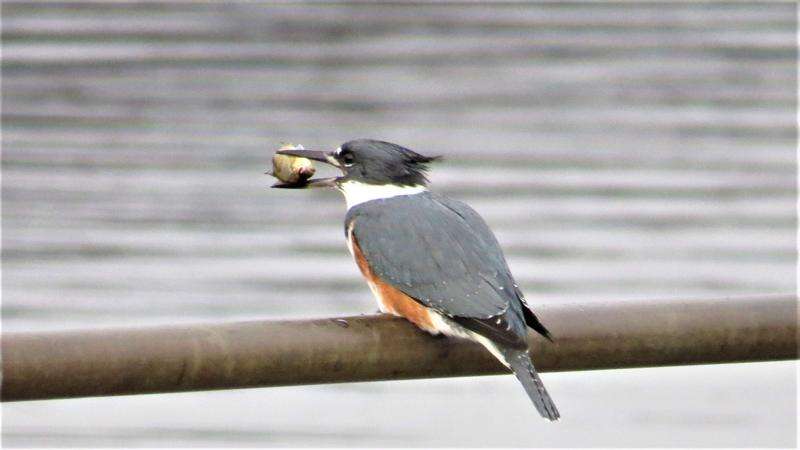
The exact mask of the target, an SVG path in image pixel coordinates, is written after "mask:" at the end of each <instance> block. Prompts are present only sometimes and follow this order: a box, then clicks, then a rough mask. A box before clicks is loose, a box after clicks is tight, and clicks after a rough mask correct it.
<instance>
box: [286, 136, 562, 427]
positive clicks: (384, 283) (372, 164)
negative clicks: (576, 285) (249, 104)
mask: <svg viewBox="0 0 800 450" xmlns="http://www.w3.org/2000/svg"><path fill="white" fill-rule="evenodd" d="M278 153H279V154H285V155H291V156H299V157H304V158H308V159H312V160H315V161H321V162H325V163H328V164H330V165H333V166H335V167H337V168H339V169H340V170H341V171H342V172H343V176H341V177H334V178H324V179H316V180H310V181H309V183H308V184H307V185H305V186H303V187H333V188H336V189H338V190H339V191H341V192H342V193H343V194H344V197H345V201H346V202H347V215H346V217H345V237H346V238H347V245H348V248H349V249H350V253H351V254H352V255H353V258H354V259H355V262H356V264H357V265H358V268H359V269H360V270H361V273H362V274H363V275H364V277H365V278H366V280H367V284H368V285H369V287H370V289H371V290H372V292H373V294H374V295H375V298H376V299H377V301H378V306H379V307H380V309H381V311H383V312H385V313H391V314H394V315H397V316H402V317H405V318H406V319H408V320H409V321H411V322H412V323H414V324H415V325H416V326H418V327H419V328H421V329H423V330H425V331H427V332H429V333H431V334H444V335H446V336H457V337H462V338H467V339H471V340H473V341H477V342H478V343H480V344H482V345H483V346H484V347H486V348H487V349H488V350H489V351H490V352H491V353H492V354H493V355H494V356H495V357H496V358H497V359H499V360H500V361H501V362H502V363H503V364H504V365H506V366H507V367H508V368H510V369H511V370H512V371H513V372H514V374H515V375H516V376H517V379H519V381H520V383H522V386H523V387H524V388H525V391H526V392H527V393H528V396H529V397H530V398H531V400H532V401H533V404H534V405H535V406H536V409H537V410H538V411H539V413H540V414H541V415H542V417H545V418H547V419H550V420H557V419H558V418H559V414H558V410H557V409H556V406H555V405H554V404H553V401H552V400H551V399H550V395H549V394H548V393H547V390H546V389H545V387H544V385H543V384H542V380H541V379H540V378H539V375H538V374H537V373H536V369H534V367H533V363H532V362H531V359H530V356H529V355H528V342H527V339H526V336H527V327H531V328H533V329H534V330H535V331H537V332H538V333H539V334H541V335H542V336H544V337H545V338H547V339H548V340H551V341H552V339H551V337H550V333H549V332H548V330H547V328H545V327H544V325H542V323H541V322H540V321H539V319H538V318H537V317H536V315H535V314H534V313H533V312H532V311H531V309H530V307H529V306H528V304H527V302H526V301H525V297H524V296H523V294H522V291H521V290H520V288H519V286H518V285H517V283H516V282H515V281H514V277H513V276H512V275H511V271H510V270H509V268H508V264H507V263H506V260H505V257H504V255H503V251H502V249H501V248H500V245H499V244H498V242H497V239H496V238H495V236H494V234H493V233H492V231H491V230H490V229H489V227H488V226H487V225H486V222H484V221H483V219H482V218H481V217H480V216H479V215H478V213H476V212H475V211H474V210H473V209H472V208H470V207H469V206H467V205H466V204H464V203H462V202H459V201H456V200H452V199H449V198H447V197H445V196H443V195H439V194H435V193H433V192H430V191H429V190H428V188H427V185H428V179H427V178H426V172H427V170H428V163H430V162H433V161H435V160H436V159H438V158H437V157H427V156H423V155H420V154H419V153H416V152H414V151H411V150H409V149H407V148H404V147H401V146H399V145H396V144H392V143H389V142H383V141H377V140H371V139H359V140H354V141H349V142H346V143H344V144H343V145H342V146H341V147H339V148H338V149H336V150H335V151H333V152H321V151H313V150H281V151H279V152H278ZM279 187H280V186H279ZM283 187H288V186H283Z"/></svg>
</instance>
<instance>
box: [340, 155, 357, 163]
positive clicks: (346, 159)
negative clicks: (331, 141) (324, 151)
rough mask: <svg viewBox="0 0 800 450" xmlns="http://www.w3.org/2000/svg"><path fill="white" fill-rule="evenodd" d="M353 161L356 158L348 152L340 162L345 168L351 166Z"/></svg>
mask: <svg viewBox="0 0 800 450" xmlns="http://www.w3.org/2000/svg"><path fill="white" fill-rule="evenodd" d="M355 160H356V158H355V156H353V154H352V153H349V152H348V153H345V154H343V155H342V162H344V165H345V166H352V165H353V162H354V161H355Z"/></svg>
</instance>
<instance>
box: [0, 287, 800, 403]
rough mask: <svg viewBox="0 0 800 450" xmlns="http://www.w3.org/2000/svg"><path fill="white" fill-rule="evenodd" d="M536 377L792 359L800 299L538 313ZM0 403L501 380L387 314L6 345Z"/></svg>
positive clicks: (480, 357)
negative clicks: (548, 334) (543, 328)
mask: <svg viewBox="0 0 800 450" xmlns="http://www.w3.org/2000/svg"><path fill="white" fill-rule="evenodd" d="M537 312H538V314H539V316H540V317H541V319H542V321H543V322H544V323H545V324H547V326H548V327H549V328H550V330H551V331H552V333H553V337H554V343H549V342H547V341H545V340H544V339H542V338H540V337H538V336H534V335H531V337H530V338H531V349H532V350H531V352H532V354H533V356H534V361H535V362H536V365H537V367H538V368H539V369H540V370H541V371H562V370H587V369H610V368H624V367H646V366H665V365H684V364H705V363H722V362H744V361H768V360H782V359H795V358H797V356H798V355H797V329H798V328H797V297H796V296H794V295H783V296H760V297H746V298H724V299H715V300H654V301H641V302H628V301H626V302H605V303H599V302H589V303H563V304H558V305H541V306H538V307H537ZM2 369H3V372H2V394H1V395H0V397H1V398H2V400H3V401H15V400H35V399H52V398H64V397H85V396H104V395H122V394H145V393H155V392H179V391H193V390H207V389H229V388H246V387H263V386H283V385H298V384H315V383H335V382H347V381H369V380H394V379H410V378H432V377H452V376H467V375H484V374H497V373H503V372H504V371H505V369H504V368H503V367H502V366H501V365H500V364H499V363H497V362H496V361H495V360H494V359H493V358H492V357H491V356H490V355H489V353H488V352H486V351H485V350H484V349H483V348H482V347H479V346H478V345H476V344H472V343H470V342H466V341H462V340H458V339H450V338H436V337H431V336H430V335H428V334H426V333H424V332H421V331H419V330H417V329H416V328H415V327H413V326H412V325H410V324H409V323H407V322H406V321H404V320H402V319H398V318H392V317H388V316H383V315H369V316H358V317H344V318H336V319H319V320H296V321H254V322H239V323H224V324H199V325H180V326H168V327H150V328H138V329H98V330H86V331H66V332H48V333H5V334H3V336H2Z"/></svg>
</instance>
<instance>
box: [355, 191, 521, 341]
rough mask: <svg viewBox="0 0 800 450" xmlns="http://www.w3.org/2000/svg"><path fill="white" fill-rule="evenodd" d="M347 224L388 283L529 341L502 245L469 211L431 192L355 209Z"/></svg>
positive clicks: (481, 328) (483, 329) (485, 328)
mask: <svg viewBox="0 0 800 450" xmlns="http://www.w3.org/2000/svg"><path fill="white" fill-rule="evenodd" d="M346 223H347V226H350V224H352V226H353V234H354V236H355V238H356V239H357V241H358V244H359V247H360V248H361V251H362V252H363V254H364V257H365V258H366V260H367V262H368V263H369V265H370V267H371V268H372V270H373V271H374V273H375V274H376V275H377V276H379V277H380V278H381V279H382V280H384V281H385V282H387V283H390V284H391V285H392V286H394V287H396V288H397V289H399V290H401V291H403V292H404V293H406V294H407V295H409V296H410V297H412V298H414V299H415V300H417V301H418V302H420V303H421V304H423V305H425V306H427V307H429V308H432V309H434V310H436V311H437V312H440V313H442V314H444V315H446V316H448V317H450V318H453V319H454V320H456V321H457V322H458V323H460V324H461V325H463V326H465V327H467V328H468V329H471V330H473V331H476V332H479V333H481V334H482V335H485V336H487V337H490V338H493V339H496V340H500V341H503V342H508V343H509V344H510V345H511V344H514V345H519V344H520V343H521V342H524V336H525V334H526V329H525V322H524V318H523V314H522V309H521V308H522V306H521V304H520V301H519V299H518V298H517V295H516V286H515V283H514V280H513V278H512V276H511V273H510V271H509V269H508V265H507V264H506V261H505V258H504V256H503V253H502V250H501V248H500V245H499V244H498V243H497V240H496V239H495V237H494V235H493V234H492V232H491V230H490V229H489V227H488V226H487V225H486V223H485V222H484V221H483V219H482V218H481V217H480V216H479V215H478V214H477V213H476V212H475V211H474V210H472V209H471V208H470V207H469V206H467V205H466V204H464V203H461V202H457V201H454V200H451V199H448V198H446V197H442V196H438V195H435V194H431V193H423V194H418V195H414V196H399V197H392V198H388V199H384V200H375V201H370V202H366V203H363V204H361V205H358V206H356V207H353V208H351V209H350V211H348V214H347V219H346ZM498 319H500V320H499V321H498Z"/></svg>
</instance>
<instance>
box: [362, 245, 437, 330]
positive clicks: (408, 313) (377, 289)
mask: <svg viewBox="0 0 800 450" xmlns="http://www.w3.org/2000/svg"><path fill="white" fill-rule="evenodd" d="M350 239H351V241H352V249H353V257H354V258H355V260H356V264H357V265H358V268H359V269H360V270H361V273H362V274H364V278H366V279H367V283H369V285H370V287H371V288H372V292H373V293H374V294H375V296H376V297H377V298H378V301H379V302H380V303H381V305H382V306H383V307H382V309H383V310H384V311H386V312H388V313H391V314H394V315H396V316H400V317H405V318H406V319H408V320H409V321H410V322H411V323H413V324H414V325H416V326H418V327H419V328H422V329H423V330H425V331H427V332H429V333H433V334H437V333H438V330H437V329H436V327H434V325H433V321H432V320H431V313H430V311H428V308H426V307H424V306H422V305H420V304H419V303H418V302H417V301H416V300H414V299H413V298H411V297H409V296H408V295H406V294H405V293H403V292H402V291H400V290H399V289H397V288H395V287H394V286H392V285H390V284H389V283H386V282H385V281H383V280H381V279H380V278H378V276H377V275H375V273H374V272H373V271H372V269H371V268H370V267H369V264H367V259H366V258H364V253H362V252H361V248H360V247H359V246H358V241H356V239H355V237H354V236H353V235H352V234H351V235H350Z"/></svg>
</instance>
